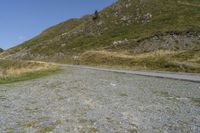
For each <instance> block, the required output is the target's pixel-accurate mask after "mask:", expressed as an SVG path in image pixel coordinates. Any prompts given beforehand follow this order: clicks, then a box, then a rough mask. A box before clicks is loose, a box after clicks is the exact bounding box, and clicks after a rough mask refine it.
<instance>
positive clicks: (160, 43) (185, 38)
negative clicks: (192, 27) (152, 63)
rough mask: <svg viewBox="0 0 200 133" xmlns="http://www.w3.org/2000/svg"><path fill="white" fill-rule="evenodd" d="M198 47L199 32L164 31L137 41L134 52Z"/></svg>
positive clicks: (199, 45)
mask: <svg viewBox="0 0 200 133" xmlns="http://www.w3.org/2000/svg"><path fill="white" fill-rule="evenodd" d="M199 47H200V33H194V32H189V33H173V32H172V33H164V34H160V35H153V36H150V37H148V38H145V39H143V40H140V41H138V46H137V47H136V48H135V49H134V52H135V53H143V52H153V51H157V50H173V51H182V50H192V49H195V48H199Z"/></svg>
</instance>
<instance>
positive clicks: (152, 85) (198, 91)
mask: <svg viewBox="0 0 200 133" xmlns="http://www.w3.org/2000/svg"><path fill="white" fill-rule="evenodd" d="M63 68H64V71H63V72H61V73H59V74H57V75H53V76H50V77H45V78H41V79H36V80H32V81H26V82H19V83H14V84H8V85H0V133H4V132H5V133H7V132H8V133H9V132H11V133H12V132H14V133H23V132H25V133H45V132H53V133H96V132H97V133H98V132H99V133H199V132H200V83H198V82H196V83H195V82H190V81H180V80H173V79H164V78H156V77H147V76H139V75H134V74H128V73H119V72H114V71H112V72H109V71H99V70H94V69H90V68H81V67H72V66H63Z"/></svg>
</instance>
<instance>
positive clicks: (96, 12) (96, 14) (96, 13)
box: [92, 10, 99, 21]
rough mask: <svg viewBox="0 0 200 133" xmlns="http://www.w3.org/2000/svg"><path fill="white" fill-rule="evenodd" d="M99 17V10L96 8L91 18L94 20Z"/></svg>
mask: <svg viewBox="0 0 200 133" xmlns="http://www.w3.org/2000/svg"><path fill="white" fill-rule="evenodd" d="M98 18H99V12H98V11H97V10H96V11H95V12H94V16H93V18H92V19H93V20H94V21H95V20H97V19H98Z"/></svg>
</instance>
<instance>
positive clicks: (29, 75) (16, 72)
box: [0, 60, 59, 84]
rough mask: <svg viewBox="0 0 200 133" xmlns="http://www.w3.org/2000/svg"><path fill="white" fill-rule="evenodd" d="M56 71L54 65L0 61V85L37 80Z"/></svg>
mask: <svg viewBox="0 0 200 133" xmlns="http://www.w3.org/2000/svg"><path fill="white" fill-rule="evenodd" d="M58 70H59V68H58V67H57V66H56V65H53V64H49V63H42V62H30V61H19V60H18V61H13V60H0V84H4V83H10V82H16V81H22V80H28V79H33V78H38V77H41V76H45V75H49V74H52V73H55V72H56V71H58Z"/></svg>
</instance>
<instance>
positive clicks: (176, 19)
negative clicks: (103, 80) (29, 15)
mask: <svg viewBox="0 0 200 133" xmlns="http://www.w3.org/2000/svg"><path fill="white" fill-rule="evenodd" d="M199 5H200V2H199V1H198V0H119V1H117V2H116V3H114V4H113V5H111V6H109V7H107V8H105V9H103V10H102V11H100V12H96V13H95V14H92V15H86V16H83V17H82V18H80V19H71V20H68V21H65V22H63V23H60V24H58V25H55V26H53V27H51V28H49V29H47V30H45V31H44V32H42V33H41V34H40V35H38V36H36V37H35V38H33V39H31V40H29V41H27V42H25V43H23V44H21V45H19V46H17V47H14V48H11V49H9V50H7V51H6V52H4V53H3V54H2V55H1V57H6V58H12V59H13V58H14V59H15V58H17V59H28V60H44V61H55V62H65V63H76V64H77V63H78V64H79V63H81V64H93V65H96V64H100V65H109V66H110V65H117V66H121V65H122V66H127V67H135V66H138V64H140V65H139V66H140V68H141V66H142V69H144V68H150V69H161V70H175V71H179V70H180V71H194V70H195V72H196V71H198V69H199V61H200V59H199V57H198V56H199V49H200V15H199V14H200V7H199ZM193 50H196V52H193ZM156 51H157V52H158V53H160V51H168V52H163V53H165V54H164V55H163V57H162V59H164V61H163V62H168V61H166V60H168V58H169V57H170V56H173V58H172V57H171V58H169V60H172V59H173V62H170V63H169V64H170V67H169V69H166V67H167V66H168V64H167V65H164V66H162V64H163V63H161V66H160V65H156V64H157V63H159V62H160V61H161V60H160V58H159V59H158V61H157V62H155V64H152V62H151V60H149V57H148V58H146V53H149V54H150V55H152V52H156ZM166 53H167V54H166ZM171 53H174V54H171ZM190 53H193V55H192V57H191V56H187V57H184V58H187V59H188V60H192V61H187V60H184V59H182V57H183V56H181V55H182V54H184V55H189V54H190ZM136 54H137V55H138V54H142V55H143V54H145V55H144V57H145V58H144V62H145V63H142V64H141V59H140V61H135V60H134V58H135V55H136ZM119 55H122V56H120V57H119ZM169 55H170V56H169ZM140 56H141V55H140ZM129 57H130V58H129ZM133 57H134V58H133ZM136 57H137V56H136ZM150 57H151V58H152V60H153V61H154V59H155V58H156V57H158V56H157V54H156V55H155V56H150ZM178 57H181V59H180V58H178ZM101 59H102V60H101ZM106 60H108V61H106ZM182 60H184V61H185V62H186V63H183V62H182ZM133 62H134V63H133ZM191 63H193V64H192V65H191ZM148 64H150V65H148ZM180 64H181V65H180ZM182 64H184V65H183V66H182ZM188 64H190V66H188ZM152 65H153V66H154V65H155V67H151V66H152ZM162 67H163V68H162ZM171 67H173V68H174V67H175V69H171ZM188 68H189V69H188ZM191 69H192V70H191Z"/></svg>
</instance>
